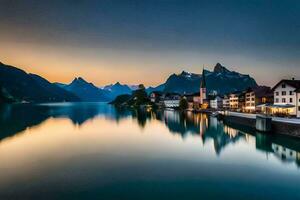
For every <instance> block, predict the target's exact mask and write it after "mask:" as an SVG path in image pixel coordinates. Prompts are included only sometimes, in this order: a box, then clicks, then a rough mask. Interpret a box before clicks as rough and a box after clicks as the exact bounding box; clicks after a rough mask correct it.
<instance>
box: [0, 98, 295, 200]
mask: <svg viewBox="0 0 300 200" xmlns="http://www.w3.org/2000/svg"><path fill="white" fill-rule="evenodd" d="M241 130H243V131H241ZM0 139H1V140H0V199H105V200H106V199H264V200H265V199H280V200H282V199H299V198H300V168H299V167H300V153H299V152H300V141H299V140H295V139H291V138H287V137H282V136H271V135H263V134H259V133H255V132H250V131H247V129H244V128H243V127H240V128H239V130H238V129H235V128H233V127H231V126H229V125H225V124H223V123H222V122H221V121H218V120H217V119H216V118H211V117H209V116H207V115H200V114H192V113H187V114H180V113H178V112H175V111H155V112H154V111H136V110H135V111H130V110H116V109H114V108H113V107H111V106H108V105H106V104H99V103H77V104H67V103H66V104H45V105H14V106H2V107H1V108H0Z"/></svg>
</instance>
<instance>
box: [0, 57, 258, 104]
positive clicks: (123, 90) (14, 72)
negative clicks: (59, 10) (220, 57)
mask: <svg viewBox="0 0 300 200" xmlns="http://www.w3.org/2000/svg"><path fill="white" fill-rule="evenodd" d="M205 78H206V84H207V90H208V92H210V91H216V92H218V93H219V94H225V93H229V92H233V91H240V90H245V89H247V88H249V87H254V86H257V83H256V81H255V80H254V79H253V78H252V77H250V76H249V75H244V74H240V73H238V72H234V71H230V70H228V69H227V68H225V67H224V66H222V65H221V64H219V63H217V64H216V66H215V67H214V70H213V71H212V72H211V71H208V70H206V71H205ZM201 79H202V75H200V74H194V73H189V72H185V71H183V72H182V73H181V74H172V75H171V76H170V77H169V78H168V79H167V80H166V82H165V83H163V84H161V85H159V86H157V87H149V88H147V92H148V93H150V92H152V91H162V92H175V93H180V94H190V93H195V92H199V87H200V81H201ZM137 87H138V86H137V85H125V84H124V85H123V84H121V83H119V82H117V83H115V84H110V85H106V86H104V87H97V86H95V85H94V84H93V83H89V82H87V81H86V80H84V79H83V78H81V77H78V78H75V79H74V80H73V81H72V82H71V83H70V84H63V83H50V82H49V81H47V80H46V79H44V78H43V77H41V76H38V75H36V74H28V73H26V72H25V71H23V70H21V69H18V68H16V67H13V66H9V65H5V64H3V63H1V62H0V102H3V101H4V102H5V101H8V100H9V101H11V100H14V101H18V102H21V101H26V102H63V101H85V102H101V101H102V102H107V101H112V100H114V99H115V98H116V97H117V96H118V95H121V94H131V93H132V91H134V90H136V89H137Z"/></svg>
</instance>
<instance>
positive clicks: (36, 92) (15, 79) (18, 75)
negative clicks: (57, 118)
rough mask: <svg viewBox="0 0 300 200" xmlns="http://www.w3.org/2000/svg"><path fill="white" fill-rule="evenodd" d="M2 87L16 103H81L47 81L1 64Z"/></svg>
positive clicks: (0, 78) (73, 96)
mask: <svg viewBox="0 0 300 200" xmlns="http://www.w3.org/2000/svg"><path fill="white" fill-rule="evenodd" d="M0 85H1V87H2V90H5V92H6V93H7V94H9V96H10V97H11V98H12V99H14V100H15V101H27V102H60V101H79V98H77V97H76V96H75V95H73V94H71V93H69V92H66V91H64V90H62V89H61V88H59V87H57V86H56V85H55V84H52V83H50V82H48V81H47V80H46V79H44V78H42V77H40V76H37V75H34V74H27V73H26V72H25V71H23V70H21V69H18V68H16V67H13V66H9V65H5V64H3V63H1V62H0Z"/></svg>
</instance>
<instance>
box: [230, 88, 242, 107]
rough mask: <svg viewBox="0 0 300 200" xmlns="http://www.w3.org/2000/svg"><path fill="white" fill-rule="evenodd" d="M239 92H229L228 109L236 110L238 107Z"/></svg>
mask: <svg viewBox="0 0 300 200" xmlns="http://www.w3.org/2000/svg"><path fill="white" fill-rule="evenodd" d="M240 94H241V93H240V92H234V93H231V94H229V108H230V110H237V109H238V108H239V95H240Z"/></svg>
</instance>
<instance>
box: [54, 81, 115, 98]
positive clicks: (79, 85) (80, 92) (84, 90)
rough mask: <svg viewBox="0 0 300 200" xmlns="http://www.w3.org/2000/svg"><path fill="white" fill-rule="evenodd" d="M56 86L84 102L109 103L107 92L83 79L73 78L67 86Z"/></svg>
mask: <svg viewBox="0 0 300 200" xmlns="http://www.w3.org/2000/svg"><path fill="white" fill-rule="evenodd" d="M56 85H57V86H59V87H61V88H63V89H65V90H67V91H69V92H71V93H73V94H75V95H76V96H77V97H79V98H80V99H81V100H82V101H85V102H105V101H110V100H111V98H110V96H109V92H107V91H106V90H103V89H100V88H98V87H96V86H95V85H94V84H92V83H88V82H87V81H85V80H84V79H83V78H81V77H78V78H75V79H74V80H73V81H72V82H71V83H70V84H69V85H65V84H61V83H56Z"/></svg>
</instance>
